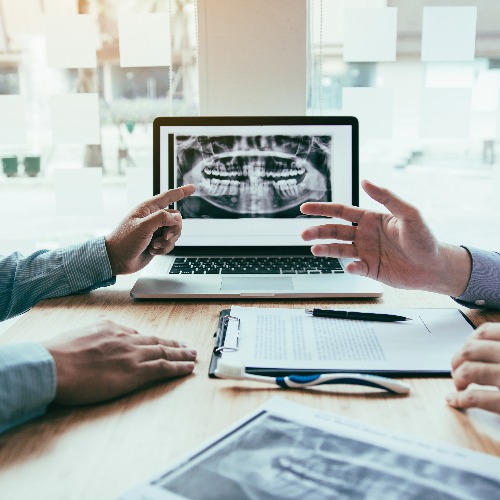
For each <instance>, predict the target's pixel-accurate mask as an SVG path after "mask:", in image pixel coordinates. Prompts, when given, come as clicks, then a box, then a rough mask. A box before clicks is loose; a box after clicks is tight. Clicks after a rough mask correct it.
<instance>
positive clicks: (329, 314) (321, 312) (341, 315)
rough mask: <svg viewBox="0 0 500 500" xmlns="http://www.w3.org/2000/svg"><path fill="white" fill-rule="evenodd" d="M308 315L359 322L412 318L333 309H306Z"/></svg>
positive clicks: (406, 319)
mask: <svg viewBox="0 0 500 500" xmlns="http://www.w3.org/2000/svg"><path fill="white" fill-rule="evenodd" d="M306 314H310V315H312V316H316V317H319V318H337V319H357V320H359V321H386V322H388V321H408V320H411V318H406V317H405V316H398V315H396V314H378V313H364V312H355V311H335V310H333V309H306Z"/></svg>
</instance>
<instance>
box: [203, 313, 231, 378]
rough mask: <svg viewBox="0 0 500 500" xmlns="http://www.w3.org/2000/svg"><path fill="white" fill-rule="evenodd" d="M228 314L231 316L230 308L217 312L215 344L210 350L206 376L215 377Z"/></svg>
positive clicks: (224, 338) (224, 337)
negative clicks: (210, 356) (210, 354)
mask: <svg viewBox="0 0 500 500" xmlns="http://www.w3.org/2000/svg"><path fill="white" fill-rule="evenodd" d="M229 316H231V309H222V311H221V312H220V314H219V321H218V322H217V331H216V332H215V333H214V338H215V346H214V348H213V351H212V358H211V359H210V366H209V368H208V376H209V377H210V378H215V370H217V364H218V363H219V359H220V357H221V354H222V352H223V351H222V350H221V349H223V346H224V341H225V340H226V330H227V325H228V322H229V319H228V318H229Z"/></svg>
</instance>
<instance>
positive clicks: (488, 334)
mask: <svg viewBox="0 0 500 500" xmlns="http://www.w3.org/2000/svg"><path fill="white" fill-rule="evenodd" d="M470 338H471V339H474V338H475V339H479V340H498V341H500V323H483V324H482V325H481V326H480V327H479V328H478V329H477V330H475V331H474V332H473V333H472V334H471V336H470Z"/></svg>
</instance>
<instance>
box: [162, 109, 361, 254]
mask: <svg viewBox="0 0 500 500" xmlns="http://www.w3.org/2000/svg"><path fill="white" fill-rule="evenodd" d="M183 184H194V185H195V186H196V192H195V193H194V194H193V195H192V196H190V197H188V198H186V199H185V200H182V201H180V202H179V203H177V206H176V207H175V208H177V209H178V210H180V212H181V213H182V216H183V231H182V236H181V238H180V239H179V241H178V243H177V246H195V247H196V246H202V247H207V246H224V247H227V246H233V247H234V246H259V247H262V246H273V247H274V246H303V245H307V246H310V244H311V243H310V242H304V241H302V239H301V238H300V233H301V232H302V230H303V229H305V228H306V227H308V226H310V225H312V224H315V223H317V224H320V223H324V219H322V218H314V217H308V216H304V215H303V214H301V212H300V205H301V204H302V203H305V202H306V201H326V202H332V201H333V202H339V203H348V204H354V205H357V204H358V190H357V185H358V128H357V120H356V119H355V118H351V117H260V118H259V117H246V118H244V117H225V118H223V117H221V118H206V117H205V118H204V117H191V118H188V117H184V118H175V117H174V118H157V119H156V120H155V122H154V192H155V194H157V193H159V192H160V191H164V190H166V189H170V188H174V187H178V186H181V185H183ZM315 219H316V220H315Z"/></svg>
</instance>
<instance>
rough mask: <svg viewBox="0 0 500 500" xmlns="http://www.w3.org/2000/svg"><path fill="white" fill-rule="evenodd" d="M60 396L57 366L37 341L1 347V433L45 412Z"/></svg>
mask: <svg viewBox="0 0 500 500" xmlns="http://www.w3.org/2000/svg"><path fill="white" fill-rule="evenodd" d="M55 395H56V367H55V363H54V360H53V358H52V356H51V355H50V353H49V351H47V349H46V348H45V347H44V346H43V345H41V344H38V343H36V342H18V343H16V344H7V345H3V346H1V347H0V433H2V432H5V431H7V430H9V429H11V428H12V427H15V426H17V425H20V424H22V423H24V422H27V421H28V420H30V419H32V418H35V417H38V416H40V415H43V414H44V413H45V411H46V409H47V406H48V405H49V404H50V403H51V402H52V401H53V399H54V398H55Z"/></svg>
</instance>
